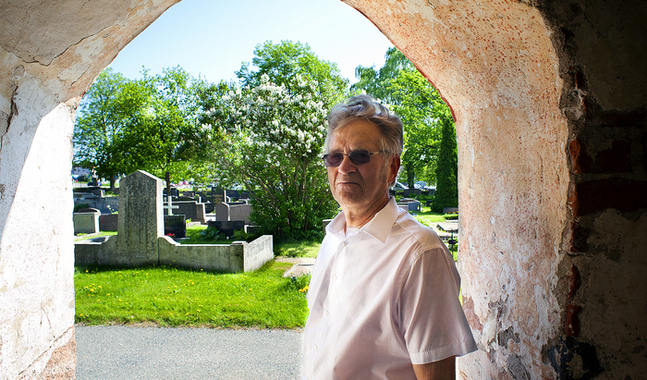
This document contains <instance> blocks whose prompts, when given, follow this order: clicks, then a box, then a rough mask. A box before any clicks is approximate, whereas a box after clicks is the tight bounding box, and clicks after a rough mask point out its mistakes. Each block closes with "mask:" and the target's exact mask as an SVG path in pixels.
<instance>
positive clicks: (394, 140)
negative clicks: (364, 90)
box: [324, 95, 404, 156]
mask: <svg viewBox="0 0 647 380" xmlns="http://www.w3.org/2000/svg"><path fill="white" fill-rule="evenodd" d="M359 119H361V120H366V121H368V122H370V123H371V124H374V125H375V126H377V127H378V128H379V129H380V132H382V138H381V139H380V150H384V151H387V152H389V153H391V154H392V155H397V156H400V155H401V154H402V149H403V145H404V141H403V136H402V121H400V118H399V117H398V116H397V115H396V114H394V113H392V112H390V111H389V109H388V108H386V107H385V106H383V105H381V104H380V103H378V102H376V101H375V100H373V98H371V97H370V96H368V95H357V96H353V97H352V98H350V99H348V101H347V102H346V103H345V104H344V103H340V104H337V105H336V106H334V107H333V109H332V110H331V111H330V114H329V115H328V134H327V135H326V141H325V143H324V147H325V149H326V151H328V150H329V148H330V138H331V136H332V135H333V134H334V133H335V131H336V130H337V129H339V128H342V127H344V126H345V125H347V124H348V123H349V122H351V121H354V120H359Z"/></svg>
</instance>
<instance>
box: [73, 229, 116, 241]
mask: <svg viewBox="0 0 647 380" xmlns="http://www.w3.org/2000/svg"><path fill="white" fill-rule="evenodd" d="M116 234H117V231H103V232H99V233H96V234H78V235H74V241H80V240H86V239H94V238H98V237H102V236H114V235H116Z"/></svg>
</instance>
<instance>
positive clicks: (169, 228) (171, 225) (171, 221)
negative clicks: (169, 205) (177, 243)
mask: <svg viewBox="0 0 647 380" xmlns="http://www.w3.org/2000/svg"><path fill="white" fill-rule="evenodd" d="M164 235H166V236H171V237H173V238H184V237H186V216H185V215H165V216H164Z"/></svg>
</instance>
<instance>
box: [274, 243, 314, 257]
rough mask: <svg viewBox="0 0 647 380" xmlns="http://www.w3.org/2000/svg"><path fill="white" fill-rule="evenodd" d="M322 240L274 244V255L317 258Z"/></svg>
mask: <svg viewBox="0 0 647 380" xmlns="http://www.w3.org/2000/svg"><path fill="white" fill-rule="evenodd" d="M319 246H321V242H316V241H311V242H289V243H278V244H275V245H274V256H287V257H311V258H316V257H317V254H318V253H319Z"/></svg>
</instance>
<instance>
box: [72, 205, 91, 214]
mask: <svg viewBox="0 0 647 380" xmlns="http://www.w3.org/2000/svg"><path fill="white" fill-rule="evenodd" d="M88 207H90V204H89V203H79V204H76V205H74V211H73V212H78V211H79V210H82V209H84V208H88Z"/></svg>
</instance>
